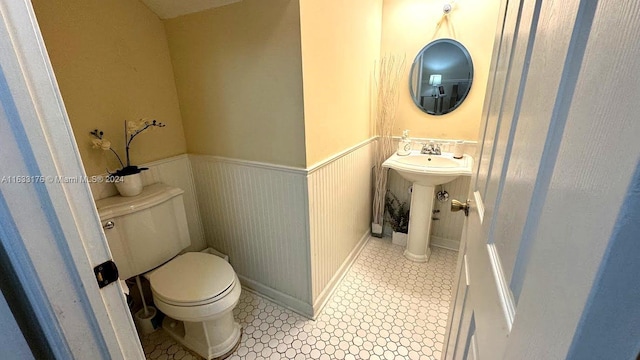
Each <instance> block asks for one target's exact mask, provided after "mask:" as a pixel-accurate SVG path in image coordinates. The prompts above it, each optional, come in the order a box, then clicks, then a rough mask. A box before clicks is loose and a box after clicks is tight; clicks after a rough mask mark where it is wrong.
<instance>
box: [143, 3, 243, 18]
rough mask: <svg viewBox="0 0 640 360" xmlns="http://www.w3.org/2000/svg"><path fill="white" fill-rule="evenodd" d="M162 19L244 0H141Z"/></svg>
mask: <svg viewBox="0 0 640 360" xmlns="http://www.w3.org/2000/svg"><path fill="white" fill-rule="evenodd" d="M141 1H142V2H143V3H144V4H145V5H147V6H148V7H149V9H151V11H153V12H154V13H156V15H158V17H160V18H161V19H171V18H174V17H178V16H181V15H186V14H191V13H195V12H198V11H203V10H208V9H213V8H216V7H220V6H224V5H228V4H233V3H236V2H240V1H242V0H141Z"/></svg>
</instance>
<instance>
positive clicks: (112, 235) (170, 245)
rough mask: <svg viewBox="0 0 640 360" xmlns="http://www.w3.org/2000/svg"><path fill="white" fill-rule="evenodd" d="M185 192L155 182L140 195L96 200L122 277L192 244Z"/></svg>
mask: <svg viewBox="0 0 640 360" xmlns="http://www.w3.org/2000/svg"><path fill="white" fill-rule="evenodd" d="M183 193H184V191H183V190H182V189H179V188H176V187H172V186H168V185H165V184H153V185H149V186H146V187H145V188H144V190H143V191H142V193H141V194H140V195H137V196H132V197H122V196H112V197H108V198H105V199H101V200H98V201H96V207H97V208H98V214H99V215H100V221H101V222H102V226H103V228H104V233H105V234H106V236H107V242H108V243H109V247H110V248H111V254H112V255H113V261H114V262H115V263H116V265H117V266H118V272H119V273H120V278H121V279H128V278H130V277H132V276H135V275H139V274H142V273H144V272H147V271H149V270H151V269H153V268H155V267H157V266H159V265H162V264H163V263H165V262H166V261H168V260H169V259H171V258H172V257H174V256H176V255H177V254H178V253H179V252H180V251H182V250H183V249H184V248H186V247H187V246H189V245H190V244H191V240H190V238H189V229H188V227H187V216H186V213H185V210H184V203H183V201H182V194H183ZM109 222H112V223H113V226H111V224H110V223H109ZM108 223H109V224H108Z"/></svg>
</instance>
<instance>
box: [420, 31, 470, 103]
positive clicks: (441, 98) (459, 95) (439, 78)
mask: <svg viewBox="0 0 640 360" xmlns="http://www.w3.org/2000/svg"><path fill="white" fill-rule="evenodd" d="M472 81H473V62H472V61H471V55H469V51H467V49H466V48H465V47H464V46H463V45H462V44H461V43H459V42H458V41H456V40H453V39H438V40H435V41H432V42H430V43H429V44H427V46H425V47H424V48H423V49H422V50H420V52H419V53H418V55H417V56H416V59H415V60H414V62H413V65H412V66H411V73H410V74H409V89H410V91H411V98H412V99H413V102H414V103H415V104H416V106H418V107H419V108H420V109H421V110H422V111H424V112H426V113H427V114H431V115H443V114H446V113H449V112H451V111H453V110H455V109H456V108H457V107H458V106H460V104H462V102H463V101H464V99H465V98H466V97H467V95H468V94H469V90H471V83H472Z"/></svg>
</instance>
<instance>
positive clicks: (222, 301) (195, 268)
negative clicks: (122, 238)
mask: <svg viewBox="0 0 640 360" xmlns="http://www.w3.org/2000/svg"><path fill="white" fill-rule="evenodd" d="M146 275H147V278H148V279H149V283H150V284H151V291H152V293H153V298H154V302H155V303H156V306H157V307H158V308H159V309H160V310H161V311H163V312H164V313H165V314H167V315H169V316H170V317H172V318H174V319H178V320H184V321H204V320H205V319H211V318H215V317H216V316H217V315H218V314H219V313H221V312H223V311H224V310H226V309H227V308H228V307H229V306H231V307H233V306H235V304H237V302H238V299H239V298H240V289H241V287H240V284H239V281H238V277H237V275H236V273H235V271H233V267H231V265H229V263H227V262H226V261H224V260H223V259H222V258H220V257H218V256H215V255H211V254H207V253H199V252H188V253H185V254H182V255H179V256H177V257H176V258H174V259H173V260H171V261H169V262H168V263H166V264H164V265H162V266H161V267H159V268H158V269H156V270H154V271H152V272H150V273H147V274H146Z"/></svg>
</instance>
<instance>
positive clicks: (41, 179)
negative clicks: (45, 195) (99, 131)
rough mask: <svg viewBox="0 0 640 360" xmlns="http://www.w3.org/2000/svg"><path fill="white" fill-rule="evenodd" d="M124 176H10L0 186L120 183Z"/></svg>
mask: <svg viewBox="0 0 640 360" xmlns="http://www.w3.org/2000/svg"><path fill="white" fill-rule="evenodd" d="M122 181H123V177H122V176H102V175H94V176H86V175H85V176H61V175H55V176H51V175H49V176H45V175H9V176H2V177H0V184H88V183H118V182H122Z"/></svg>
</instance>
